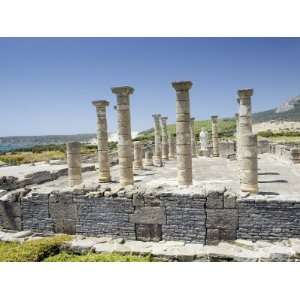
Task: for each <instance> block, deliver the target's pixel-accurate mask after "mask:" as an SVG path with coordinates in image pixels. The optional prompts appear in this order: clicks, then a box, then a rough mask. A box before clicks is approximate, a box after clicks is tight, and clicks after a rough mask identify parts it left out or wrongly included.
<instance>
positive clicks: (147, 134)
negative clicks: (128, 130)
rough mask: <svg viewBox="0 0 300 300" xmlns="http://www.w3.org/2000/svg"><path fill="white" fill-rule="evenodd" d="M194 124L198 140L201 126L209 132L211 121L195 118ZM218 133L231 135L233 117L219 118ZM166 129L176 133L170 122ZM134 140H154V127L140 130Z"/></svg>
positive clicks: (225, 135) (234, 124)
mask: <svg viewBox="0 0 300 300" xmlns="http://www.w3.org/2000/svg"><path fill="white" fill-rule="evenodd" d="M194 124H195V125H194V126H195V135H196V139H197V140H199V133H200V131H201V128H204V129H205V130H207V131H208V132H209V133H211V121H210V120H195V122H194ZM218 129H219V135H220V137H221V138H228V137H233V136H234V133H235V130H236V120H235V119H234V118H223V119H219V125H218ZM168 131H169V133H170V134H173V135H175V134H176V125H175V124H170V125H168ZM135 140H136V141H148V140H154V129H153V128H151V129H149V130H146V131H143V132H141V133H140V134H139V135H138V137H137V138H135Z"/></svg>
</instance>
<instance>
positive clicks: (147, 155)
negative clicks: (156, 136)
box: [144, 149, 153, 167]
mask: <svg viewBox="0 0 300 300" xmlns="http://www.w3.org/2000/svg"><path fill="white" fill-rule="evenodd" d="M144 166H148V167H150V166H153V159H152V151H151V150H150V149H147V150H146V151H145V160H144Z"/></svg>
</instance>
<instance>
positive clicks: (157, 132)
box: [152, 114, 162, 167]
mask: <svg viewBox="0 0 300 300" xmlns="http://www.w3.org/2000/svg"><path fill="white" fill-rule="evenodd" d="M152 117H153V119H154V140H155V144H154V156H153V163H154V165H155V166H157V167H161V166H162V155H161V127H160V115H159V114H156V115H152Z"/></svg>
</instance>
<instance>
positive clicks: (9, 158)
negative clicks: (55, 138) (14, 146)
mask: <svg viewBox="0 0 300 300" xmlns="http://www.w3.org/2000/svg"><path fill="white" fill-rule="evenodd" d="M64 158H65V154H64V153H63V152H60V151H44V152H41V153H33V152H17V153H11V154H3V155H0V161H3V162H5V163H7V164H9V165H20V164H26V163H33V162H39V161H47V160H50V159H64Z"/></svg>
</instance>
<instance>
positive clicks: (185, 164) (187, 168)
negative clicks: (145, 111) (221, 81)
mask: <svg viewBox="0 0 300 300" xmlns="http://www.w3.org/2000/svg"><path fill="white" fill-rule="evenodd" d="M172 86H173V88H174V89H175V90H176V98H177V100H176V152H177V183H178V184H179V185H191V184H193V172H192V146H191V125H190V122H191V120H190V97H189V89H190V88H191V86H192V82H190V81H181V82H173V83H172Z"/></svg>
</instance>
